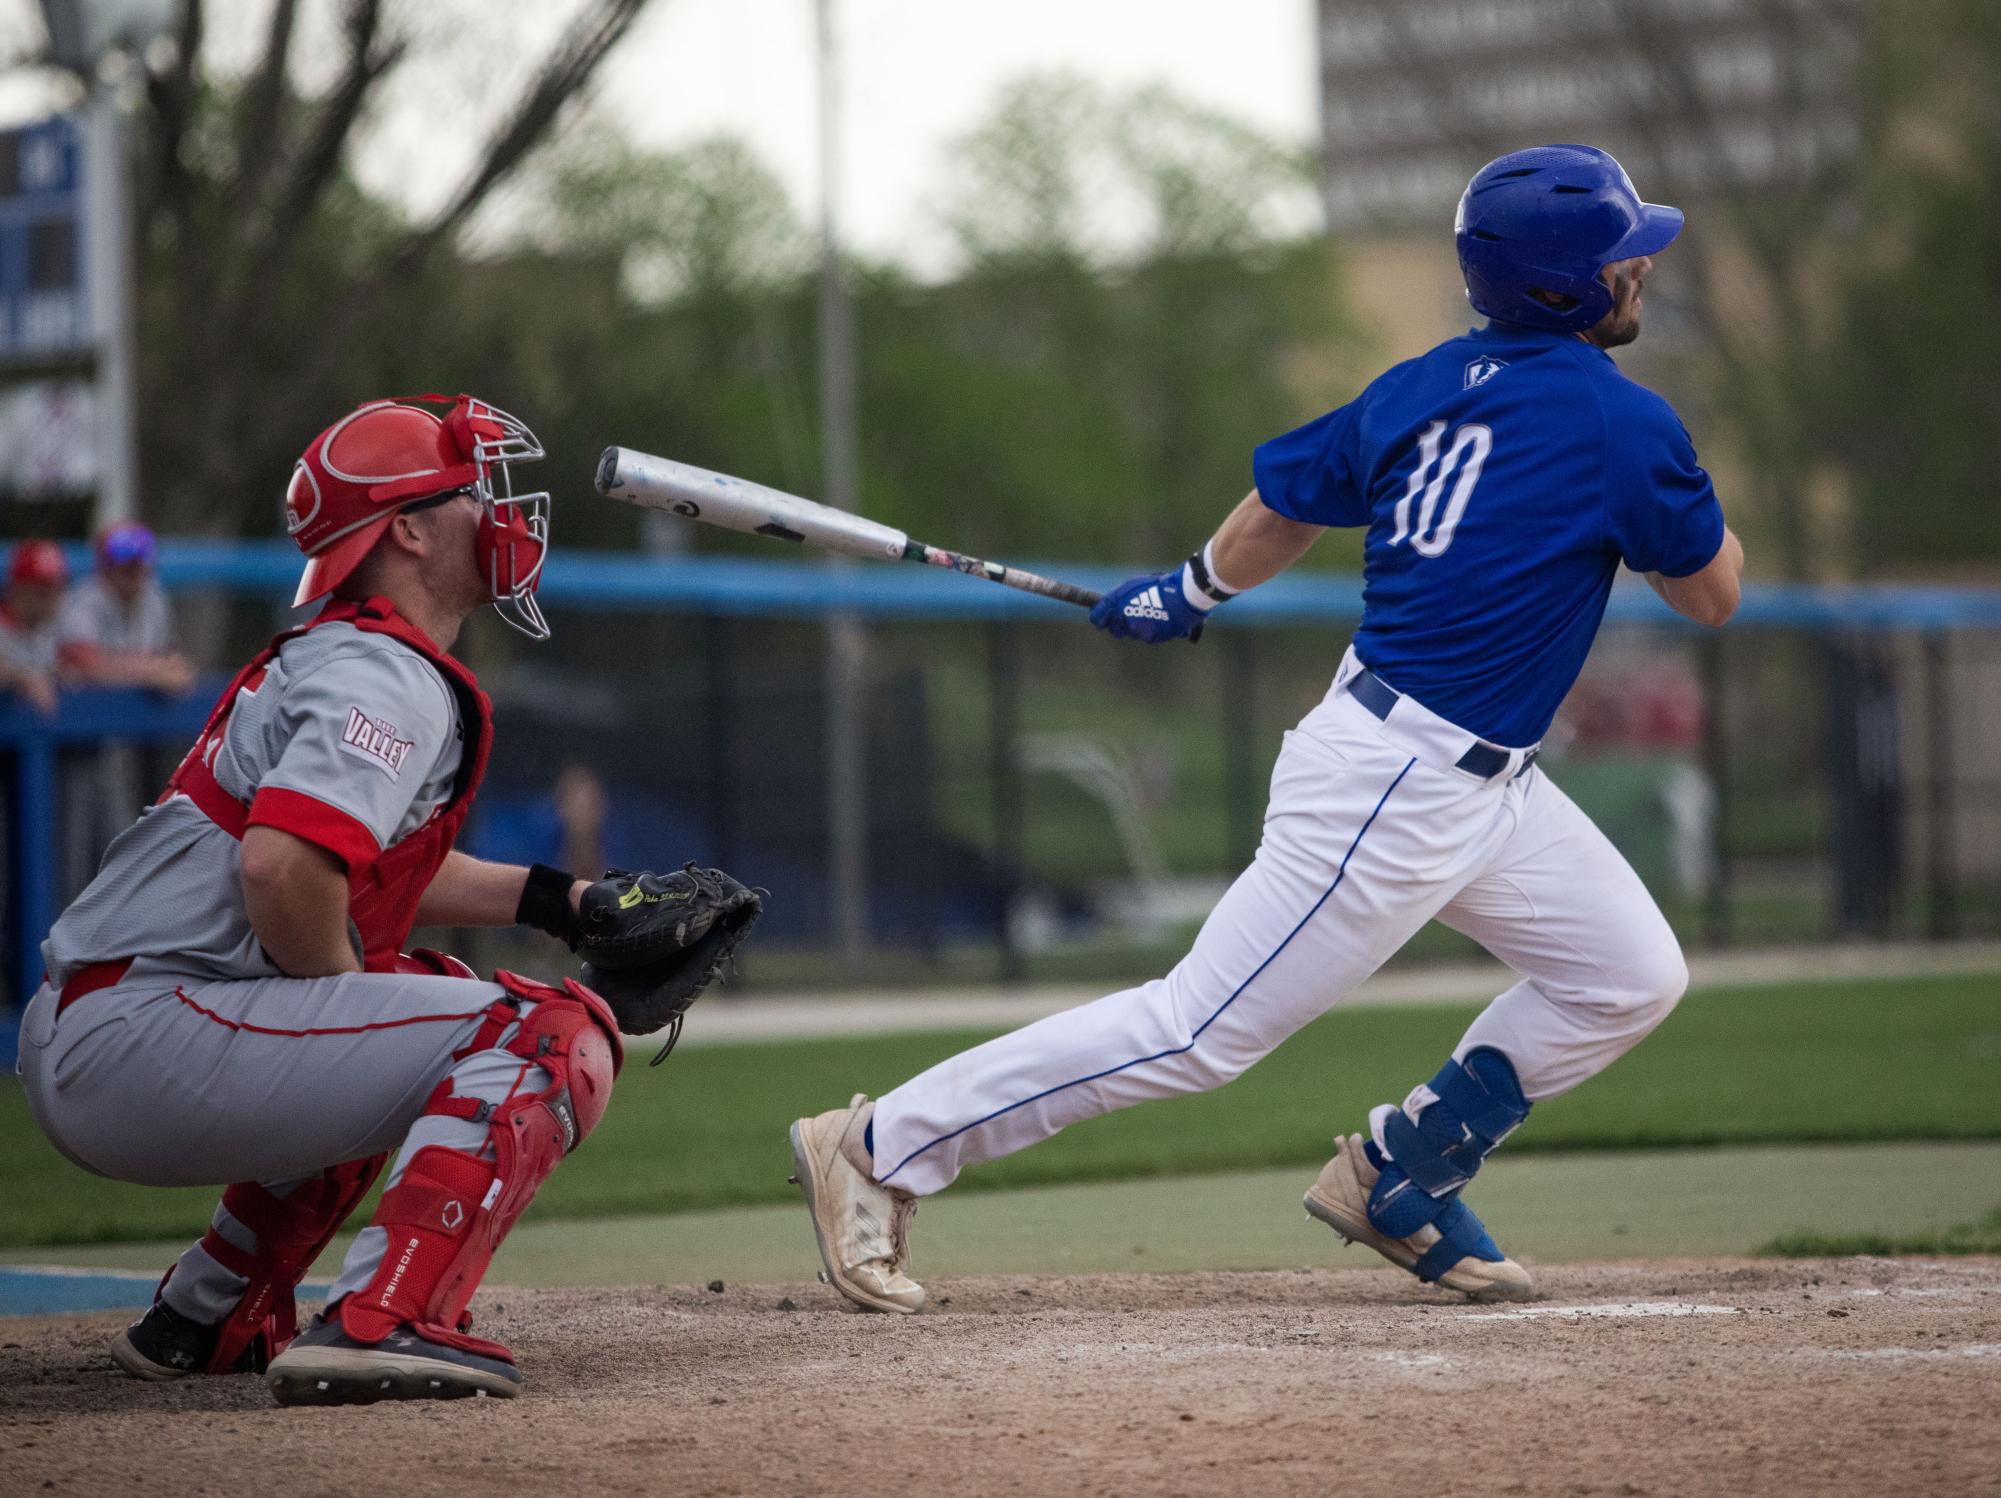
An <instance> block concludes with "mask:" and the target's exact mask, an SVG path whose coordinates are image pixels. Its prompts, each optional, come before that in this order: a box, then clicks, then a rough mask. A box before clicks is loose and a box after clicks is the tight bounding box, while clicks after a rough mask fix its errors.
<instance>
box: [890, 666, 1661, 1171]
mask: <svg viewBox="0 0 2001 1498" xmlns="http://www.w3.org/2000/svg"><path fill="white" fill-rule="evenodd" d="M1356 669H1357V663H1356V661H1355V659H1354V655H1353V652H1350V653H1349V657H1348V659H1347V660H1346V661H1345V662H1344V663H1343V665H1342V669H1341V675H1340V676H1338V677H1337V678H1336V679H1335V685H1334V688H1333V690H1332V691H1330V692H1329V693H1328V695H1327V697H1326V699H1325V700H1324V701H1323V702H1322V703H1321V704H1320V705H1319V706H1318V707H1316V708H1315V709H1314V710H1313V711H1312V712H1311V713H1309V714H1308V715H1307V717H1306V718H1305V720H1304V721H1303V722H1301V723H1300V725H1299V727H1298V728H1297V729H1296V730H1294V731H1293V732H1291V733H1288V734H1287V735H1286V739H1285V746H1284V748H1283V750H1282V751H1281V752H1280V754H1279V758H1278V763H1277V765H1276V767H1275V768H1274V770H1273V772H1272V788H1271V802H1270V805H1269V806H1268V807H1267V809H1266V812H1265V824H1264V838H1263V841H1262V843H1261V845H1260V846H1259V848H1258V852H1257V857H1256V859H1255V861H1254V862H1253V863H1252V864H1251V866H1250V868H1248V869H1247V870H1245V871H1244V873H1243V874H1242V876H1241V877H1239V878H1238V880H1237V881H1236V883H1235V884H1233V885H1232V886H1231V887H1230V889H1229V892H1228V893H1227V894H1225V895H1224V896H1223V899H1222V901H1221V902H1220V903H1219V904H1218V905H1217V906H1216V908H1215V910H1214V911H1212V912H1211V913H1210V916H1209V919H1208V920H1207V922H1205V923H1204V925H1203V927H1202V930H1201V932H1200V934H1199V935H1198V936H1197V937H1196V939H1195V945H1194V947H1193V949H1192V950H1191V951H1190V952H1189V953H1188V955H1187V956H1186V957H1184V958H1183V959H1182V960H1181V962H1180V963H1179V964H1178V965H1177V966H1176V967H1175V968H1174V970H1173V971H1172V972H1170V973H1169V974H1168V975H1167V976H1166V977H1164V978H1158V979H1155V980H1154V981H1152V982H1150V983H1146V984H1142V985H1141V986H1140V987H1138V988H1129V989H1126V990H1125V991H1123V992H1121V993H1115V994H1111V995H1109V996H1107V997H1105V998H1102V999H1099V1000H1097V1001H1095V1002H1094V1003H1090V1004H1085V1005H1082V1006H1080V1007H1078V1008H1076V1009H1072V1010H1069V1011H1067V1012H1065V1013H1062V1014H1057V1015H1052V1016H1051V1017H1050V1018H1048V1019H1045V1020H1040V1021H1038V1022H1037V1023H1035V1024H1032V1025H1029V1026H1027V1027H1026V1028H1024V1029H1021V1030H1017V1031H1015V1032H1014V1033H1013V1034H1011V1035H1004V1036H1001V1037H1000V1038H999V1039H997V1040H991V1041H988V1042H987V1043H986V1044H984V1045H980V1046H976V1047H974V1048H973V1049H972V1050H970V1051H967V1052H964V1053H963V1054H961V1055H958V1056H955V1057H953V1058H952V1059H951V1060H949V1061H946V1062H943V1063H941V1064H940V1065H938V1066H934V1067H932V1068H931V1069H930V1070H929V1071H926V1072H924V1073H922V1074H920V1075H919V1076H916V1077H913V1078H912V1079H911V1080H910V1081H908V1082H906V1083H904V1084H903V1085H902V1086H901V1087H899V1088H897V1089H896V1090H895V1091H894V1092H891V1093H888V1094H886V1095H885V1096H884V1097H882V1098H881V1099H879V1100H878V1101H877V1103H876V1109H875V1119H874V1125H873V1128H874V1135H875V1166H876V1174H877V1178H878V1179H879V1180H881V1181H882V1182H884V1183H885V1184H887V1185H892V1186H899V1187H902V1188H904V1189H906V1190H908V1191H912V1192H915V1193H917V1194H918V1195H920V1196H921V1195H927V1194H929V1193H931V1192H934V1191H937V1190H939V1189H941V1188H943V1187H944V1186H947V1185H949V1184H950V1183H951V1182H952V1180H953V1179H954V1178H955V1177H956V1176H957V1175H958V1174H959V1171H960V1170H961V1169H962V1168H963V1167H965V1166H967V1165H973V1164H977V1163H978V1162H979V1161H982V1160H992V1159H996V1158H998V1157H1000V1156H1002V1155H1010V1154H1013V1153H1014V1152H1015V1151H1016V1150H1020V1149H1025V1148H1027V1147H1028V1146H1029V1145H1031V1144H1034V1143H1036V1142H1037V1141H1038V1140H1041V1139H1046V1138H1048V1137H1049V1136H1050V1135H1051V1134H1054V1133H1056V1132H1057V1131H1058V1130H1059V1129H1062V1128H1064V1127H1066V1126H1067V1125H1069V1124H1072V1123H1075V1122H1077V1121H1078V1120H1079V1119H1084V1118H1091V1117H1095V1116H1096V1115H1098V1114H1100V1113H1109V1112H1111V1111H1112V1110H1113V1109H1115V1108H1125V1107H1129V1106H1131V1105H1132V1104H1134V1103H1138V1102H1144V1101H1145V1100H1147V1099H1148V1098H1158V1097H1171V1096H1174V1095H1176V1094H1178V1093H1184V1092H1203V1091H1207V1090H1208V1089H1210V1088H1212V1087H1220V1086H1222V1085H1223V1084H1224V1083H1225V1082H1228V1081H1231V1080H1232V1079H1234V1078H1235V1077H1237V1076H1238V1075H1240V1074H1241V1073H1242V1072H1243V1071H1244V1070H1246V1069H1247V1068H1248V1067H1249V1066H1250V1065H1251V1064H1252V1063H1253V1062H1256V1061H1258V1060H1259V1059H1260V1058H1262V1057H1263V1056H1265V1055H1267V1054H1268V1053H1269V1052H1271V1051H1272V1050H1273V1049H1275V1048H1276V1047H1277V1046H1278V1044H1279V1042H1281V1041H1283V1040H1284V1039H1285V1038H1286V1037H1287V1036H1288V1035H1290V1034H1292V1033H1293V1031H1295V1030H1297V1029H1299V1028H1300V1026H1302V1025H1304V1024H1305V1023H1306V1022H1307V1021H1308V1020H1311V1019H1313V1018H1315V1017H1316V1016H1318V1015H1320V1014H1324V1013H1325V1012H1326V1011H1327V1010H1328V1009H1330V1008H1331V1007H1332V1006H1333V1005H1334V1004H1335V1003H1337V1002H1338V1001H1339V1000H1340V999H1341V997H1342V996H1343V995H1344V994H1346V993H1348V992H1349V991H1350V990H1352V989H1353V988H1354V987H1355V986H1356V985H1357V984H1359V983H1360V982H1361V981H1362V980H1363V979H1365V978H1367V977H1368V976H1369V975H1370V974H1371V973H1373V972H1374V971H1375V970H1376V969H1377V968H1378V967H1380V966H1381V965H1382V964H1383V962H1384V961H1385V960H1386V959H1387V958H1388V957H1389V956H1390V954H1391V953H1393V952H1395V951H1396V950H1397V948H1399V947H1401V946H1402V945H1403V944H1404V943H1405V942H1406V941H1408V940H1409V939H1410V938H1411V936H1412V935H1413V934H1415V933H1416V931H1417V930H1418V928H1419V927H1421V926H1423V925H1424V923H1425V922H1426V921H1429V920H1432V919H1434V918H1435V919H1438V920H1441V921H1443V922H1444V923H1445V924H1446V925H1448V926H1450V927H1452V928H1453V929H1454V930H1457V931H1461V932H1464V933H1465V934H1466V935H1467V936H1470V937H1472V938H1473V939H1474V940H1475V941H1477V942H1479V943H1480V944H1481V945H1482V946H1483V947H1485V948H1486V949H1487V950H1488V951H1489V952H1492V953H1493V954H1494V955H1495V956H1496V957H1498V958H1500V959H1501V960H1502V961H1503V962H1505V963H1506V964H1507V965H1508V966H1509V967H1511V968H1513V969H1514V970H1515V971H1516V972H1517V973H1518V974H1520V975H1521V979H1522V981H1521V982H1519V983H1517V984H1515V986H1514V987H1512V988H1510V989H1508V991H1507V992H1505V993H1503V994H1501V995H1500V996H1499V997H1498V998H1496V999H1495V1000H1494V1001H1493V1002H1492V1003H1491V1004H1489V1005H1488V1006H1487V1008H1486V1009H1485V1010H1484V1011H1483V1012H1482V1013H1481V1014H1480V1016H1479V1017H1478V1018H1477V1019H1475V1020H1474V1021H1473V1024H1472V1026H1471V1028H1469V1029H1468V1030H1467V1032H1466V1035H1465V1038H1464V1039H1463V1040H1461V1042H1460V1044H1459V1048H1458V1050H1457V1051H1456V1052H1455V1053H1454V1054H1455V1055H1458V1056H1463V1055H1465V1054H1466V1052H1467V1051H1469V1050H1472V1049H1473V1048H1475V1047H1477V1046H1483V1045H1484V1046H1491V1047H1493V1048H1494V1049H1496V1050H1498V1051H1500V1052H1501V1053H1502V1054H1503V1055H1505V1056H1506V1057H1507V1058H1508V1059H1509V1060H1510V1061H1511V1062H1512V1063H1513V1064H1514V1067H1515V1070H1516V1072H1517V1074H1518V1075H1519V1076H1520V1078H1521V1083H1522V1087H1523V1090H1524V1091H1525V1092H1526V1093H1527V1094H1528V1096H1529V1098H1530V1099H1531V1100H1532V1101H1533V1100H1535V1099H1539V1098H1547V1097H1554V1096H1555V1095H1556V1094H1558V1093H1561V1092H1564V1091H1567V1090H1568V1089H1570V1088H1572V1087H1575V1086H1576V1085H1577V1084H1578V1083H1579V1082H1582V1081H1583V1080H1584V1079H1585V1078H1587V1077H1590V1076H1593V1075H1595V1074H1596V1073H1598V1072H1600V1071H1602V1070H1603V1069H1604V1068H1605V1067H1607V1066H1609V1065H1610V1064H1611V1063H1612V1062H1613V1061H1614V1060H1616V1059H1617V1058H1618V1057H1619V1056H1621V1055H1623V1054H1624V1053H1625V1052H1626V1051H1627V1050H1628V1049H1630V1048H1631V1047H1632V1046H1633V1045H1634V1044H1636V1043H1637V1042H1638V1041H1639V1040H1640V1039H1641V1037H1642V1036H1644V1035H1646V1034H1647V1032H1648V1031H1650V1030H1652V1029H1653V1028H1654V1026H1656V1025H1657V1024H1659V1023H1660V1022H1661V1020H1662V1019H1664V1018H1665V1017H1666V1016H1667V1013H1668V1011H1669V1010H1670V1009H1672V1008H1673V1007H1674V1005H1675V1001H1676V1000H1677V999H1679V998H1680V997H1681V994H1682V991H1683V989H1684V988H1686V987H1687V984H1688V970H1687V968H1686V966H1685V965H1684V963H1683V961H1682V956H1681V949H1680V947H1679V945H1678V944H1677V942H1676V940H1675V937H1674V933H1673V932H1672V931H1671V930H1670V929H1669V928H1668V924H1667V921H1666V920H1665V919H1664V918H1663V917H1662V915H1661V913H1660V910H1659V908H1658V907H1657V906H1656V905H1655V904H1654V901H1653V898H1652V897H1651V896H1650V895H1649V894H1648V893H1647V890H1646V888H1645V886H1644V885H1642V884H1641V883H1640V880H1639V876H1638V875H1636V874H1635V873H1634V872H1633V870H1632V868H1631V866H1630V865H1628V864H1627V862H1626V861H1625V859H1624V858H1622V857H1621V856H1620V855H1619V852H1618V850H1617V849H1615V848H1614V847H1613V846H1612V845H1611V843H1610V842H1609V841H1607V840H1606V838H1605V835H1604V834H1603V833H1601V832H1600V831H1599V830H1598V829H1597V828H1596V827H1595V826H1593V825H1592V823H1591V820H1590V819H1589V818H1588V817H1586V816H1585V815H1584V813H1583V812H1581V811H1579V810H1578V809H1577V806H1576V804H1575V803H1574V802H1572V801H1571V799H1570V798H1569V797H1568V796H1566V795H1564V793H1563V792H1562V791H1561V790H1559V789H1558V788H1557V787H1556V785H1555V784H1553V783H1552V782H1551V781H1550V780H1549V779H1548V777H1547V776H1545V775H1544V774H1543V773H1542V772H1541V771H1540V770H1538V769H1535V768H1533V767H1530V768H1528V769H1527V770H1526V771H1521V766H1522V765H1523V764H1524V762H1525V761H1526V759H1527V753H1526V751H1516V752H1515V753H1514V754H1513V755H1511V756H1510V761H1509V764H1508V767H1507V768H1506V769H1504V770H1503V771H1502V772H1501V773H1500V774H1498V775H1496V776H1494V777H1493V778H1492V779H1490V780H1481V779H1477V778H1476V777H1474V776H1473V775H1470V774H1468V773H1467V772H1465V771H1463V770H1460V769H1458V768H1456V765H1457V762H1458V760H1459V758H1460V756H1461V755H1462V754H1464V753H1465V752H1466V750H1467V749H1468V748H1469V747H1470V746H1471V745H1472V744H1473V743H1474V742H1475V740H1474V738H1473V736H1472V735H1471V734H1468V733H1466V732H1464V731H1463V730H1461V729H1458V728H1455V727H1453V726H1452V725H1451V724H1450V723H1447V722H1446V721H1445V720H1444V719H1442V718H1440V717H1438V716H1437V715H1436V714H1433V713H1431V712H1429V711H1427V710H1426V709H1425V708H1424V707H1422V706H1421V705H1420V704H1418V703H1416V702H1414V701H1412V700H1411V699H1410V698H1408V697H1405V698H1403V699H1401V700H1400V701H1399V702H1398V703H1397V704H1396V705H1395V707H1394V708H1392V709H1391V711H1390V715H1389V717H1388V718H1387V719H1386V720H1378V719H1377V718H1376V717H1374V716H1373V715H1372V714H1370V712H1369V711H1368V710H1367V709H1366V708H1364V707H1363V706H1362V705H1361V704H1360V703H1358V702H1357V701H1355V699H1354V698H1353V697H1352V696H1350V695H1349V694H1348V692H1347V691H1346V690H1345V689H1344V686H1345V683H1346V681H1347V680H1348V678H1349V677H1350V676H1351V675H1352V674H1353V672H1354V671H1355V670H1356ZM1518 772H1519V773H1518ZM1356 1123H1357V1126H1360V1124H1361V1121H1360V1120H1357V1121H1356Z"/></svg>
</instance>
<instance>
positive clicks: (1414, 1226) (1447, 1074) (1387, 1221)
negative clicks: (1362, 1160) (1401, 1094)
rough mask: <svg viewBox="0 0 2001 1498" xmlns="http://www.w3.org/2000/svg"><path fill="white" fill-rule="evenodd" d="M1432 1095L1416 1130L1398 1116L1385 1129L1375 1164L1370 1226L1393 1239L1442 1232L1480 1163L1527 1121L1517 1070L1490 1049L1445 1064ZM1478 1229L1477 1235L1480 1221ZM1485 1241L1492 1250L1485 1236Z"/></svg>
mask: <svg viewBox="0 0 2001 1498" xmlns="http://www.w3.org/2000/svg"><path fill="white" fill-rule="evenodd" d="M1431 1091H1432V1093H1433V1094H1434V1097H1435V1100H1434V1101H1433V1102H1431V1103H1429V1104H1427V1105H1426V1106H1425V1108H1424V1110H1423V1111H1422V1112H1421V1113H1419V1114H1418V1116H1417V1119H1416V1120H1415V1121H1414V1122H1413V1121H1412V1119H1411V1118H1410V1116H1409V1115H1408V1114H1406V1113H1405V1112H1404V1111H1403V1110H1402V1109H1401V1108H1398V1109H1394V1110H1392V1111H1391V1112H1390V1114H1389V1116H1388V1117H1387V1118H1386V1119H1385V1120H1384V1121H1383V1143H1384V1145H1385V1146H1386V1147H1387V1156H1386V1158H1385V1159H1384V1160H1382V1161H1380V1162H1374V1163H1377V1164H1378V1165H1379V1168H1380V1169H1381V1170H1382V1175H1381V1176H1380V1177H1379V1178H1378V1179H1377V1181H1376V1185H1375V1189H1374V1190H1373V1191H1371V1192H1370V1193H1369V1222H1370V1224H1371V1226H1373V1227H1374V1228H1375V1229H1376V1231H1377V1232H1379V1233H1383V1234H1385V1235H1387V1236H1388V1237H1392V1238H1408V1237H1409V1236H1410V1235H1411V1234H1412V1233H1415V1232H1416V1231H1417V1230H1418V1229H1419V1228H1422V1227H1425V1226H1432V1227H1437V1228H1438V1230H1439V1231H1440V1232H1444V1231H1445V1229H1444V1227H1443V1226H1441V1223H1442V1221H1443V1218H1444V1215H1445V1213H1446V1211H1447V1209H1448V1208H1449V1207H1451V1206H1455V1205H1457V1198H1458V1194H1459V1192H1460V1191H1461V1190H1462V1189H1464V1187H1465V1186H1466V1183H1467V1182H1468V1181H1470V1180H1472V1179H1473V1176H1474V1173H1475V1172H1476V1171H1478V1170H1479V1168H1480V1162H1481V1161H1483V1160H1485V1159H1486V1158H1487V1156H1488V1155H1490V1154H1491V1153H1493V1150H1494V1147H1495V1146H1496V1145H1498V1144H1499V1143H1500V1142H1501V1141H1502V1140H1503V1139H1505V1138H1507V1137H1508V1135H1509V1134H1511V1133H1513V1132H1514V1130H1515V1129H1516V1128H1517V1127H1518V1126H1519V1125H1520V1124H1521V1122H1522V1120H1523V1119H1525V1118H1527V1117H1528V1116H1529V1101H1528V1099H1527V1098H1526V1097H1525V1096H1523V1094H1522V1088H1521V1083H1520V1081H1519V1080H1518V1079H1517V1078H1516V1076H1515V1068H1514V1063H1512V1062H1511V1061H1509V1060H1508V1058H1507V1057H1506V1056H1503V1055H1502V1054H1501V1053H1500V1052H1499V1051H1497V1050H1494V1049H1493V1048H1492V1047H1490V1046H1481V1047H1479V1048H1478V1049H1476V1050H1473V1051H1470V1052H1468V1053H1467V1055H1466V1059H1465V1060H1464V1061H1463V1062H1461V1061H1448V1062H1446V1063H1445V1065H1444V1066H1443V1067H1441V1068H1440V1069H1439V1072H1438V1075H1437V1076H1435V1077H1433V1078H1432V1079H1431ZM1460 1211H1462V1212H1463V1211H1465V1209H1464V1208H1463V1207H1461V1208H1460ZM1467 1215H1468V1216H1471V1214H1470V1213H1468V1214H1467ZM1455 1220H1456V1219H1455ZM1473 1223H1474V1226H1475V1227H1476V1228H1477V1227H1478V1224H1479V1219H1478V1218H1474V1219H1473ZM1480 1236H1481V1237H1482V1238H1483V1239H1485V1241H1486V1242H1487V1243H1488V1244H1489V1245H1490V1246H1491V1244H1492V1240H1491V1239H1486V1238H1485V1230H1484V1229H1482V1230H1480ZM1460 1257H1464V1255H1463V1254H1462V1255H1461V1256H1460ZM1493 1257H1494V1258H1495V1259H1499V1258H1500V1257H1501V1255H1500V1252H1499V1251H1498V1250H1496V1251H1495V1252H1494V1254H1493ZM1448 1267H1449V1266H1448Z"/></svg>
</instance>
